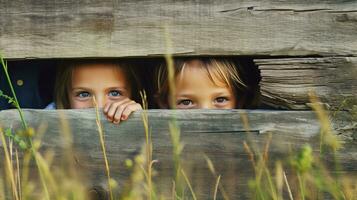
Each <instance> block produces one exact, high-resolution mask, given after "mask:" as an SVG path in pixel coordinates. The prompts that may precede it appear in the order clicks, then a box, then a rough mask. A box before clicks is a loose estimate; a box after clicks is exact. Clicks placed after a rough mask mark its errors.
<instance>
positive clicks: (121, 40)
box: [0, 0, 357, 58]
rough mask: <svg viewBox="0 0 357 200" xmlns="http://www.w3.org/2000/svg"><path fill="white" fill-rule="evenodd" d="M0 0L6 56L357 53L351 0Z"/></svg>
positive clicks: (355, 13) (356, 15)
mask: <svg viewBox="0 0 357 200" xmlns="http://www.w3.org/2000/svg"><path fill="white" fill-rule="evenodd" d="M0 3H1V5H2V6H1V7H0V48H1V51H2V52H3V53H4V54H5V56H6V57H7V58H27V57H36V58H69V57H71V58H72V57H126V56H157V55H163V54H165V53H167V44H166V37H169V38H170V39H171V40H172V44H173V45H172V46H173V48H172V50H171V53H174V54H177V55H181V54H184V55H284V56H286V55H295V56H296V55H357V48H356V46H357V40H356V35H357V28H356V27H357V26H356V22H357V20H356V19H357V11H356V8H357V2H356V1H333V0H328V1H326V0H316V1H313V2H310V1H297V0H294V1H277V0H264V1H259V2H258V1H253V0H250V1H233V0H225V1H220V2H219V3H217V2H216V1H213V0H209V1H173V0H170V1H166V0H159V1H144V0H136V1H131V0H125V1H111V0H105V1H90V2H88V1H73V0H72V1H53V0H52V1H45V0H40V1H31V2H28V1H21V0H16V1H6V0H1V1H0ZM165 27H166V28H167V29H166V30H167V32H165Z"/></svg>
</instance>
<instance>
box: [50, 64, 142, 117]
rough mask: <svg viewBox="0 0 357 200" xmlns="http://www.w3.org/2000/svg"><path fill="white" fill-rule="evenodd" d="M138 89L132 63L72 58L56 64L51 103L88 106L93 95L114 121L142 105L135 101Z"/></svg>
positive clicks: (58, 107)
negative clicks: (69, 61)
mask: <svg viewBox="0 0 357 200" xmlns="http://www.w3.org/2000/svg"><path fill="white" fill-rule="evenodd" d="M139 89H140V88H139V84H138V81H137V79H136V77H135V74H134V73H133V71H132V67H131V66H129V65H128V64H126V63H124V62H114V61H108V60H104V61H75V62H71V63H67V64H65V65H64V66H62V67H60V68H58V71H57V75H56V83H55V95H54V98H55V106H56V108H57V109H81V108H91V107H94V104H93V98H94V97H95V100H96V102H97V105H98V107H100V108H103V111H104V114H105V115H106V117H107V119H108V120H109V121H111V122H113V123H116V124H118V123H119V122H120V121H121V120H126V119H127V118H128V116H129V115H130V114H131V113H132V112H133V111H136V110H141V109H142V107H141V105H140V104H138V103H136V102H135V101H140V97H139V94H138V91H139ZM132 99H133V100H132ZM134 100H135V101H134Z"/></svg>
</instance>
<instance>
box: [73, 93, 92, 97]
mask: <svg viewBox="0 0 357 200" xmlns="http://www.w3.org/2000/svg"><path fill="white" fill-rule="evenodd" d="M76 96H77V97H79V98H88V97H90V94H89V92H78V93H77V94H76Z"/></svg>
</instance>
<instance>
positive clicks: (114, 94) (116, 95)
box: [109, 90, 121, 97]
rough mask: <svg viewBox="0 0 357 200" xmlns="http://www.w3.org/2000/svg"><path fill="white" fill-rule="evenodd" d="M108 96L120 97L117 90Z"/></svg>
mask: <svg viewBox="0 0 357 200" xmlns="http://www.w3.org/2000/svg"><path fill="white" fill-rule="evenodd" d="M109 96H110V97H118V96H121V92H120V91H118V90H112V91H110V92H109Z"/></svg>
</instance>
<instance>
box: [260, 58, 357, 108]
mask: <svg viewBox="0 0 357 200" xmlns="http://www.w3.org/2000/svg"><path fill="white" fill-rule="evenodd" d="M254 62H255V63H256V64H257V65H258V67H259V69H260V72H261V77H262V80H261V82H260V89H261V94H262V101H263V103H265V104H268V105H271V106H273V107H276V108H288V109H310V107H309V103H310V99H309V95H308V94H309V92H314V93H316V95H317V96H318V97H319V98H320V100H321V102H323V103H325V104H326V105H327V108H330V109H331V110H339V109H347V110H352V109H357V58H355V57H327V58H286V59H255V60H254Z"/></svg>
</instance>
